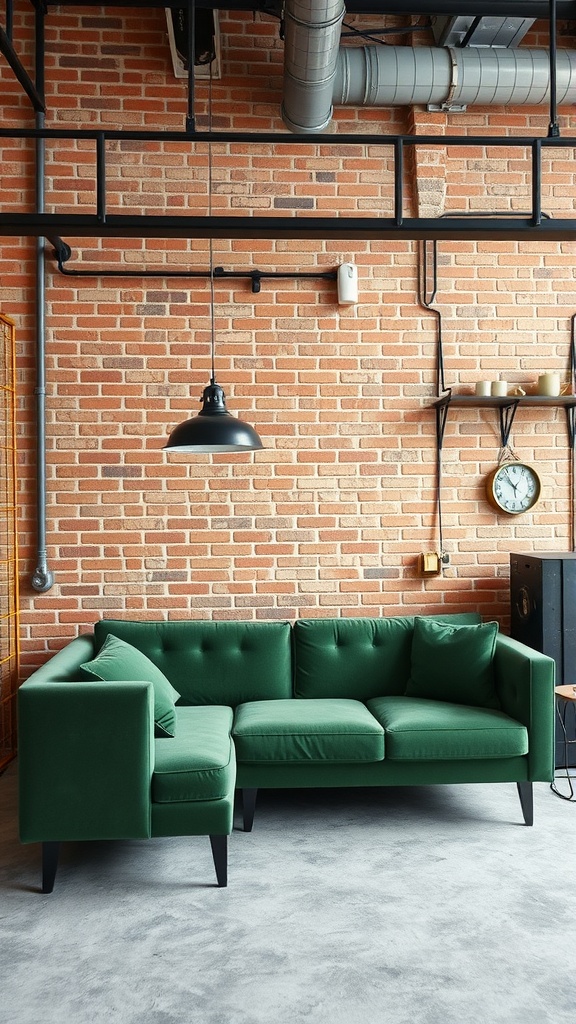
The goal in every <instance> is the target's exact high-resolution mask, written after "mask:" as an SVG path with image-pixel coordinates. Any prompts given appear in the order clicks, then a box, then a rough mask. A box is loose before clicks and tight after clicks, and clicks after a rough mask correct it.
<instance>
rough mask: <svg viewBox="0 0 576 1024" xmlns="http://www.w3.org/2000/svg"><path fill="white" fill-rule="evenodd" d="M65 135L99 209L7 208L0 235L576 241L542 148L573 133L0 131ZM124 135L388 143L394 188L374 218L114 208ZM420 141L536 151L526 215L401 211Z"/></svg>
mask: <svg viewBox="0 0 576 1024" xmlns="http://www.w3.org/2000/svg"><path fill="white" fill-rule="evenodd" d="M2 138H10V139H12V140H13V139H47V140H51V141H52V142H56V141H57V140H58V139H67V140H74V141H80V140H83V141H91V142H93V143H94V147H95V179H96V189H95V203H94V206H95V212H93V213H90V212H80V213H69V212H67V213H60V212H58V211H56V212H54V213H46V212H44V211H43V212H35V213H19V212H15V211H6V210H5V209H2V208H1V207H0V211H1V212H0V235H30V236H37V237H38V236H41V235H46V236H54V235H60V236H67V237H68V236H73V237H102V238H106V237H107V238H134V237H138V238H146V237H153V238H158V237H165V238H215V239H216V238H226V239H235V238H243V239H258V238H261V239H292V238H293V239H334V240H341V239H342V240H345V239H350V240H371V239H376V240H380V239H382V240H392V239H394V240H397V239H402V238H403V239H436V240H442V239H453V240H456V239H471V240H481V241H484V240H498V239H502V240H516V241H519V240H540V241H554V242H558V241H574V240H576V219H574V218H559V219H551V218H548V217H547V216H546V215H545V214H544V213H543V211H542V203H541V179H542V170H541V164H542V150H546V149H547V148H548V147H550V146H552V147H553V148H554V149H558V148H561V149H571V150H576V138H566V137H565V138H541V137H530V138H524V137H519V136H516V137H509V136H496V137H493V136H448V137H446V136H442V137H438V136H434V135H433V136H412V135H394V136H393V135H388V136H386V135H350V134H344V133H343V134H342V135H324V134H318V135H306V134H304V135H291V134H289V133H279V132H260V133H254V132H252V133H251V132H195V131H188V132H181V131H180V132H176V131H131V130H104V129H91V130H84V131H78V130H74V129H60V128H58V129H50V128H41V129H40V128H36V129H23V128H21V129H7V128H1V129H0V139H2ZM123 142H142V143H146V142H154V143H161V144H167V145H168V144H170V143H171V142H177V143H180V144H181V143H183V142H184V143H186V144H188V145H189V146H190V147H191V148H193V147H195V146H196V145H199V144H200V145H205V146H210V145H214V144H223V145H226V146H232V145H234V144H238V143H240V144H258V145H263V144H270V145H272V146H279V147H282V146H283V145H286V144H287V145H289V146H291V147H295V146H299V145H301V146H303V147H305V148H306V149H307V150H308V151H310V149H311V148H312V147H314V146H316V147H318V146H325V147H327V148H328V149H330V148H331V147H334V146H338V147H342V146H350V147H356V149H358V148H360V149H365V148H366V147H368V146H370V147H374V148H378V149H382V147H384V148H385V149H388V150H391V157H392V162H393V167H394V187H393V194H392V196H391V200H390V206H391V209H390V210H389V211H388V216H385V215H381V214H380V211H376V212H375V214H374V215H372V216H366V217H365V216H358V217H339V216H333V217H325V216H321V217H316V216H306V215H304V216H303V215H300V214H296V215H289V216H277V215H270V216H261V215H258V216H255V215H252V216H230V215H227V216H197V215H194V214H191V215H182V214H177V215H174V214H166V215H145V214H137V215H135V214H126V213H123V212H121V213H108V211H107V209H106V198H107V196H106V158H107V144H108V143H119V144H120V145H121V144H122V143H123ZM418 146H424V147H426V148H437V147H439V146H440V147H442V148H443V149H445V150H447V151H448V152H449V150H450V148H451V147H452V146H458V147H464V148H470V147H478V146H482V147H486V148H490V149H498V148H500V147H506V148H507V149H510V147H513V148H516V149H518V148H520V149H522V148H523V149H524V150H526V151H527V152H529V153H530V163H531V209H530V210H529V212H528V214H526V213H518V214H514V213H513V212H511V211H502V214H501V215H500V214H496V215H494V214H490V215H483V214H482V213H481V212H480V211H479V212H478V213H477V214H474V213H472V214H469V215H467V216H466V217H459V216H458V215H456V216H454V217H448V218H447V217H446V216H443V217H438V218H421V217H407V216H405V213H404V206H405V201H404V173H403V168H404V155H405V152H406V149H409V150H411V149H413V148H415V147H418Z"/></svg>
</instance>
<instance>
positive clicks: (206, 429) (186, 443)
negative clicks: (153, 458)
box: [164, 377, 263, 454]
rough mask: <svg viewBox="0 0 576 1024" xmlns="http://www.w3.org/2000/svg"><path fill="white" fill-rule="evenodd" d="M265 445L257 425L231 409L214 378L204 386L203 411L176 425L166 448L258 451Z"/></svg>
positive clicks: (166, 449) (173, 450) (174, 449)
mask: <svg viewBox="0 0 576 1024" xmlns="http://www.w3.org/2000/svg"><path fill="white" fill-rule="evenodd" d="M262 447H263V445H262V441H261V440H260V438H259V437H258V434H257V433H256V431H255V430H254V427H251V426H250V424H249V423H245V422H244V420H239V419H238V418H237V417H236V416H232V414H231V413H229V412H228V410H227V408H226V401H225V398H224V392H223V390H222V388H221V387H220V385H219V384H217V383H216V381H215V379H214V377H211V378H210V384H209V385H208V387H207V388H204V393H203V395H202V408H201V410H200V412H199V413H198V415H197V416H193V417H192V419H189V420H185V421H184V423H180V424H179V425H178V426H177V427H174V430H173V431H172V433H171V434H170V437H169V438H168V443H167V444H165V445H164V451H165V452H189V453H191V454H193V453H194V452H198V453H201V452H255V451H258V449H259V448H262Z"/></svg>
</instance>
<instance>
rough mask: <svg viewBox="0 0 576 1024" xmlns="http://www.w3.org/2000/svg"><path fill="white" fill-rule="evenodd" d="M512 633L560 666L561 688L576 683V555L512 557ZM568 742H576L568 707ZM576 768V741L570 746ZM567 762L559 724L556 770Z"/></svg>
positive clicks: (569, 756)
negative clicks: (569, 740)
mask: <svg viewBox="0 0 576 1024" xmlns="http://www.w3.org/2000/svg"><path fill="white" fill-rule="evenodd" d="M510 634H511V636H512V637H513V638H514V639H515V640H520V641H521V642H522V643H523V644H527V645H528V647H533V648H534V649H535V650H536V651H541V653H542V654H548V655H549V656H550V657H551V658H554V661H555V662H556V685H557V686H562V685H576V553H570V554H566V553H563V552H557V551H553V552H535V553H534V554H528V555H518V554H511V555H510ZM567 710H568V714H567V716H566V728H567V731H568V738H569V739H571V740H574V739H576V729H575V721H574V715H573V714H571V713H570V712H571V711H572V710H573V709H572V708H568V709H567ZM567 751H568V761H567V763H568V764H569V765H570V766H574V765H576V743H575V744H574V745H573V746H572V745H571V746H568V747H567ZM565 764H566V750H565V749H564V733H563V730H562V728H561V726H560V723H559V722H558V721H557V727H556V766H557V767H563V766H564V765H565Z"/></svg>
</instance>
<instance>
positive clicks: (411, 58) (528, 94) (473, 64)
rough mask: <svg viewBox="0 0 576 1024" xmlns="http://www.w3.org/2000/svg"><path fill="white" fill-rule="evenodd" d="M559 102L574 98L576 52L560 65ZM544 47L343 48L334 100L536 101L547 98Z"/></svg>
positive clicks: (453, 104) (376, 103)
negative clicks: (542, 48) (535, 48)
mask: <svg viewBox="0 0 576 1024" xmlns="http://www.w3.org/2000/svg"><path fill="white" fill-rule="evenodd" d="M556 83H557V85H556V88H557V102H558V103H559V104H567V103H574V102H576V50H561V51H560V52H559V53H558V55H557V63H556ZM549 86H550V61H549V55H548V52H547V51H546V50H532V49H528V48H519V49H507V48H505V47H494V48H491V47H482V48H478V47H474V46H472V47H465V48H463V49H455V48H453V47H438V48H436V47H431V46H422V47H411V46H362V47H357V48H352V47H342V48H341V49H340V54H339V59H338V65H337V73H336V76H335V80H334V93H333V102H334V103H335V104H353V105H354V106H373V107H388V106H398V105H406V104H408V105H411V104H415V103H416V104H427V105H428V106H434V107H439V108H446V109H450V108H462V107H466V106H471V105H472V104H477V105H481V106H497V107H503V106H517V105H521V104H524V105H526V104H528V105H538V104H542V103H545V102H547V101H548V99H549Z"/></svg>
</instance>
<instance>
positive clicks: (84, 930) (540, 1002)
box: [0, 764, 576, 1024]
mask: <svg viewBox="0 0 576 1024" xmlns="http://www.w3.org/2000/svg"><path fill="white" fill-rule="evenodd" d="M111 798H113V794H111ZM16 802H17V793H16V766H15V765H14V764H12V765H10V767H9V768H8V770H7V771H6V772H5V774H4V775H3V776H2V777H1V778H0V841H1V850H0V934H1V936H2V938H1V943H0V1014H1V1019H2V1021H3V1024H311V1022H313V1024H573V1022H574V1020H576V997H575V995H574V990H575V986H574V966H575V961H574V954H575V951H576V871H575V866H576V804H570V803H565V802H564V801H562V800H560V799H558V798H557V797H556V796H554V795H553V794H552V793H551V792H550V789H549V787H548V786H547V785H545V784H540V785H538V786H537V787H536V794H535V824H534V827H533V828H527V827H526V826H524V825H523V824H522V815H521V811H520V805H519V802H518V799H517V795H516V787H515V786H514V785H498V786H445V787H430V788H408V789H393V790H387V791H381V792H378V791H374V790H357V791H354V790H334V791H323V792H322V791H311V792H297V791H289V792H284V793H262V794H261V796H260V799H259V804H258V806H257V809H256V819H255V827H254V831H253V832H252V833H251V834H244V833H242V832H241V831H236V832H235V833H234V834H233V836H232V837H231V841H230V867H229V887H228V888H227V889H218V888H216V886H215V884H214V883H215V879H214V874H213V867H212V860H211V854H210V846H209V842H208V840H207V839H203V838H193V839H156V840H150V841H131V842H123V843H85V844H74V845H72V844H71V845H66V846H65V847H64V848H63V852H62V857H61V864H60V867H59V871H58V876H57V879H56V887H55V890H54V892H53V893H52V894H51V895H49V896H44V895H41V894H40V893H39V891H38V885H39V851H38V849H37V848H36V847H22V846H20V845H19V843H18V840H17V838H16Z"/></svg>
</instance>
